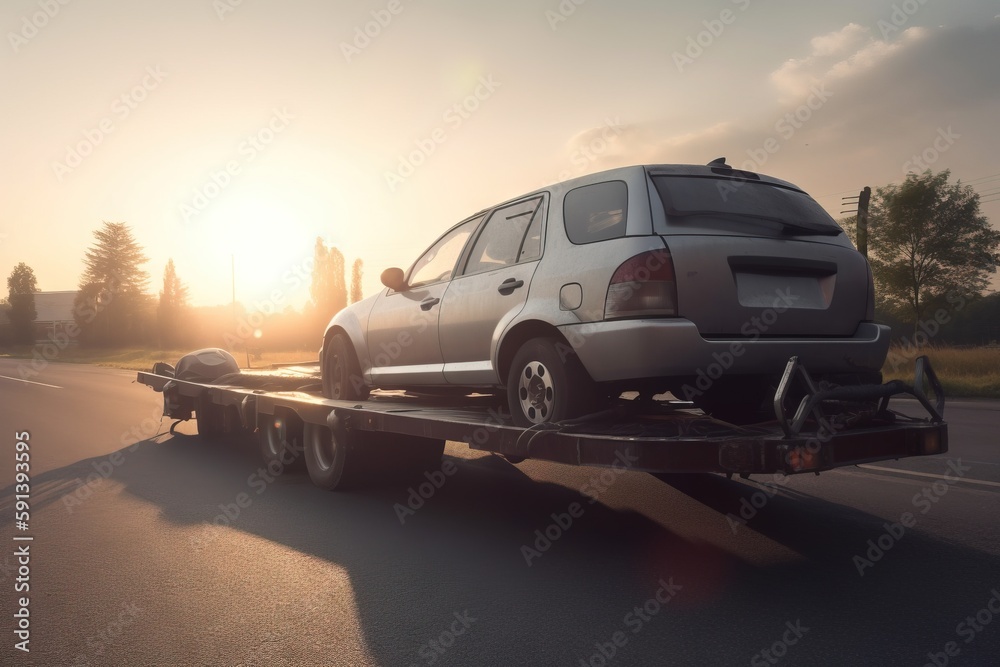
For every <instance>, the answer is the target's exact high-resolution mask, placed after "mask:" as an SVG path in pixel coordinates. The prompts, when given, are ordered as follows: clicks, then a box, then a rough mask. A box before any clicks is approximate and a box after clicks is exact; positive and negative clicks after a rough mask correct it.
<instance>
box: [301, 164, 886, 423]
mask: <svg viewBox="0 0 1000 667" xmlns="http://www.w3.org/2000/svg"><path fill="white" fill-rule="evenodd" d="M382 283H383V284H384V285H385V289H384V290H383V291H381V292H380V293H379V294H377V295H375V296H373V297H370V298H368V299H365V300H363V301H360V302H358V303H356V304H353V305H351V306H350V307H348V308H346V309H344V310H342V311H341V312H339V313H337V314H336V316H334V318H333V319H332V321H331V322H330V324H329V326H328V327H327V330H326V334H325V337H324V340H323V349H322V353H321V363H322V368H323V385H324V391H325V393H326V395H327V396H328V397H331V398H340V399H348V400H356V399H362V398H365V397H367V396H368V392H369V391H370V389H372V388H382V389H410V390H418V391H441V390H442V389H445V388H452V389H455V390H459V391H469V390H478V391H483V390H486V391H496V390H499V389H501V388H504V389H506V394H507V398H508V402H509V405H510V410H511V415H512V417H513V420H514V422H515V423H517V424H520V425H530V424H537V423H541V422H546V421H561V420H564V419H567V418H571V417H575V416H578V415H581V414H583V413H587V412H590V411H593V410H596V409H599V408H601V407H602V406H604V405H606V404H607V402H608V401H609V400H610V399H611V398H614V397H617V396H618V395H619V394H620V393H621V392H622V391H628V390H636V391H639V392H644V393H647V394H648V393H659V392H663V391H666V390H670V391H672V392H673V393H674V394H675V395H676V396H678V397H679V398H684V399H688V400H692V401H694V402H695V403H696V404H697V405H698V406H700V407H702V408H703V409H705V410H706V411H709V412H711V413H713V414H715V415H717V416H719V417H720V418H725V419H729V420H732V421H753V420H754V419H755V418H758V417H761V416H762V415H763V414H764V413H762V412H761V410H762V408H763V406H764V405H765V404H766V402H767V400H768V398H769V395H770V394H769V393H768V391H769V389H770V388H771V387H773V386H774V384H775V382H776V380H777V379H778V377H779V376H780V374H781V372H782V370H783V369H784V365H785V363H786V362H787V360H788V358H789V357H790V356H792V355H797V356H798V357H799V358H800V360H801V361H802V363H803V364H804V365H805V366H806V367H807V368H808V369H809V371H810V373H812V374H813V375H814V376H824V377H825V378H826V379H828V380H831V381H835V382H838V383H840V384H853V383H860V382H879V381H881V377H880V374H879V369H880V368H881V367H882V363H883V361H884V360H885V357H886V354H887V352H888V346H889V329H888V327H885V326H882V325H879V324H876V323H875V322H874V321H873V320H874V290H873V285H872V274H871V271H870V269H869V266H868V262H867V261H866V260H865V258H864V257H863V256H862V255H861V254H860V253H859V252H857V251H856V250H855V249H854V247H853V246H852V244H851V242H850V240H849V239H848V238H847V236H846V235H845V234H844V233H843V230H842V229H841V228H840V227H839V226H838V225H837V223H836V222H835V221H834V220H833V218H831V217H830V216H829V215H828V214H827V213H826V212H825V211H824V210H823V209H822V208H821V207H820V206H819V204H817V203H816V201H815V200H813V199H812V198H811V197H809V196H808V195H807V194H806V193H804V192H802V191H801V190H799V189H798V188H797V187H795V186H794V185H792V184H791V183H787V182H785V181H782V180H778V179H775V178H770V177H767V176H763V175H759V174H755V173H751V172H746V171H740V170H736V169H733V168H731V167H730V166H728V165H726V164H725V161H724V160H722V159H720V160H716V161H714V162H712V163H709V164H708V165H706V166H697V165H646V166H633V167H624V168H620V169H613V170H610V171H605V172H602V173H598V174H592V175H589V176H583V177H580V178H576V179H573V180H570V181H566V182H563V183H559V184H557V185H555V186H552V187H548V188H543V189H541V190H537V191H535V192H532V193H529V194H526V195H524V196H522V197H518V198H516V199H513V200H510V201H507V202H504V203H502V204H498V205H497V206H494V207H492V208H489V209H486V210H484V211H481V212H479V213H477V214H475V215H473V216H472V217H470V218H467V219H466V220H463V221H462V222H460V223H458V224H457V225H455V226H454V227H452V228H451V229H449V230H448V231H446V232H445V233H444V234H443V235H442V236H441V237H440V238H438V239H437V240H436V241H435V242H434V243H433V244H432V245H431V246H430V248H428V249H427V250H426V251H424V253H423V254H421V255H420V257H418V258H417V260H416V261H415V262H414V263H413V265H412V266H411V267H410V268H409V270H408V271H405V272H404V271H403V270H401V269H398V268H392V269H387V270H386V271H385V272H383V274H382ZM771 394H773V392H771Z"/></svg>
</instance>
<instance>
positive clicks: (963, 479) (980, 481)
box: [858, 464, 1000, 488]
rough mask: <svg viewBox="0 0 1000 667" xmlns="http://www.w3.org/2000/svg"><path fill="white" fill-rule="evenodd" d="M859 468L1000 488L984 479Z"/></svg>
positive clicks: (865, 466)
mask: <svg viewBox="0 0 1000 667" xmlns="http://www.w3.org/2000/svg"><path fill="white" fill-rule="evenodd" d="M858 467H859V468H865V469H866V470H884V471H885V472H898V473H900V474H901V475H916V476H917V477H933V478H934V479H943V480H945V481H947V482H953V483H956V484H959V483H963V482H964V483H967V484H982V485H983V486H995V487H997V488H1000V483H998V482H987V481H986V480H984V479H969V478H968V477H950V478H949V477H945V476H944V475H937V474H934V473H930V472H917V471H916V470H900V469H899V468H884V467H882V466H872V465H867V464H861V465H859V466H858Z"/></svg>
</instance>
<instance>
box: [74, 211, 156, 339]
mask: <svg viewBox="0 0 1000 667" xmlns="http://www.w3.org/2000/svg"><path fill="white" fill-rule="evenodd" d="M94 237H95V238H96V239H97V241H96V243H94V245H93V246H91V247H90V248H89V249H88V250H87V251H86V254H85V255H84V260H83V262H84V272H83V276H82V277H81V278H80V293H79V294H78V295H77V297H76V301H75V303H74V310H75V313H74V317H75V318H76V321H77V324H79V325H80V328H81V330H82V332H83V333H82V335H83V337H84V339H85V340H87V341H88V342H91V343H97V344H104V345H120V344H124V343H137V342H140V339H141V337H142V334H143V329H144V326H145V322H144V319H145V317H146V310H147V304H148V301H149V297H148V296H147V294H146V290H147V288H148V286H149V274H148V273H146V272H145V271H143V270H142V269H141V268H140V265H142V264H144V263H146V262H147V261H148V258H147V257H146V255H145V253H144V252H143V249H142V246H140V245H139V244H138V242H137V241H136V240H135V237H133V236H132V230H131V228H129V226H128V225H127V224H125V223H123V222H105V223H104V226H103V227H101V228H100V229H98V230H95V231H94Z"/></svg>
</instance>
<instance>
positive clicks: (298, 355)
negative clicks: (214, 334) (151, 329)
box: [0, 346, 318, 371]
mask: <svg viewBox="0 0 1000 667" xmlns="http://www.w3.org/2000/svg"><path fill="white" fill-rule="evenodd" d="M33 350H34V348H31V347H27V346H21V347H15V348H4V349H0V358H3V357H7V358H12V359H32V358H33ZM190 351H191V350H150V349H146V348H128V349H122V350H102V349H78V348H67V349H65V350H60V351H59V352H58V354H57V355H55V356H52V357H50V358H48V361H59V362H66V363H71V364H94V365H96V366H106V367H108V368H121V369H125V370H133V371H148V370H150V369H151V368H152V367H153V364H154V363H155V362H157V361H165V362H167V363H169V364H176V363H177V360H178V359H180V358H181V357H183V356H184V355H185V354H187V353H188V352H190ZM233 356H234V357H235V358H236V361H237V363H239V365H240V368H247V357H246V353H245V352H236V353H234V354H233ZM317 357H318V354H317V352H316V350H311V351H304V350H295V351H290V352H261V353H256V354H255V353H251V355H250V366H249V367H251V368H266V367H267V366H269V365H271V364H287V363H294V362H298V361H316V359H317ZM43 358H45V357H43Z"/></svg>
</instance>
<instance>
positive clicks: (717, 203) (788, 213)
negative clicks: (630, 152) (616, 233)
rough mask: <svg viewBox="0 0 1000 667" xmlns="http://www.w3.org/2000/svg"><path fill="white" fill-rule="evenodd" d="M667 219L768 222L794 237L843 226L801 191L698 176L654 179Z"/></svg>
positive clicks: (821, 232)
mask: <svg viewBox="0 0 1000 667" xmlns="http://www.w3.org/2000/svg"><path fill="white" fill-rule="evenodd" d="M652 178H653V183H654V184H655V185H656V191H657V192H658V193H659V195H660V200H661V201H662V202H663V207H664V210H665V212H666V214H667V219H668V220H669V221H671V222H683V221H684V219H685V218H689V217H699V218H704V217H706V216H708V217H722V218H726V219H747V220H750V221H753V220H766V221H770V222H774V223H778V224H781V225H783V226H784V227H786V228H787V230H788V231H790V232H792V233H800V234H810V233H811V234H831V235H832V234H839V233H840V232H841V229H840V226H839V225H837V223H836V221H835V220H834V219H833V218H832V217H830V215H829V214H828V213H827V212H826V211H824V210H823V207H821V206H820V205H819V204H817V203H816V201H815V200H814V199H813V198H812V197H810V196H809V195H807V194H806V193H804V192H802V191H800V190H793V189H791V188H787V187H782V186H780V185H773V184H771V183H765V182H762V181H753V180H744V179H734V178H714V177H695V176H653V177H652Z"/></svg>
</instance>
